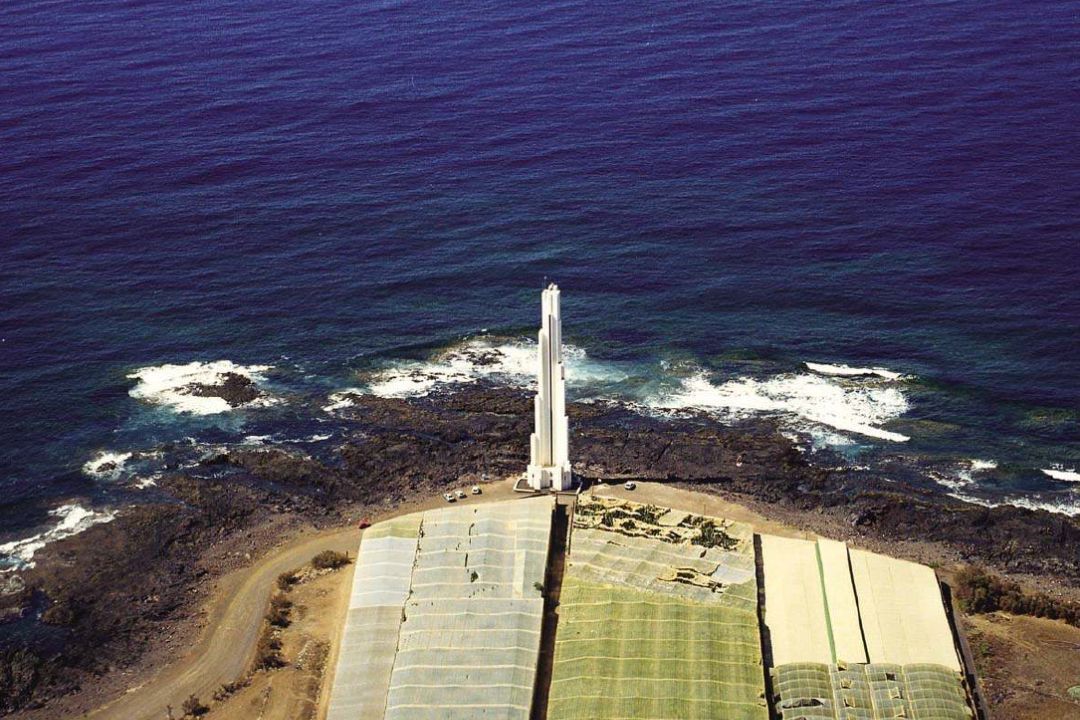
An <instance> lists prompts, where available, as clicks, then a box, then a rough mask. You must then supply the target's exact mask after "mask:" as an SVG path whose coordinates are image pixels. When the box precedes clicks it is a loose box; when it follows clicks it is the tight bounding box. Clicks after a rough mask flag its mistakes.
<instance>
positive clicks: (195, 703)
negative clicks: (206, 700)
mask: <svg viewBox="0 0 1080 720" xmlns="http://www.w3.org/2000/svg"><path fill="white" fill-rule="evenodd" d="M180 709H181V710H183V711H184V717H199V716H200V715H205V714H206V713H208V712H209V711H210V708H208V707H207V706H206V705H203V704H202V702H201V701H200V700H199V698H198V697H196V696H195V695H188V699H187V700H185V701H184V704H183V705H181V706H180Z"/></svg>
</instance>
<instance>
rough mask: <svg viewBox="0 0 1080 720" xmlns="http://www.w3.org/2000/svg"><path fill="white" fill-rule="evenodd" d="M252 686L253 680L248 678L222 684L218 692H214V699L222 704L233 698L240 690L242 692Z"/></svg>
mask: <svg viewBox="0 0 1080 720" xmlns="http://www.w3.org/2000/svg"><path fill="white" fill-rule="evenodd" d="M250 684H251V680H250V679H248V678H244V679H242V680H233V681H232V682H227V683H222V684H221V687H220V688H218V689H217V691H216V692H214V699H215V700H217V701H218V702H221V701H222V700H227V699H228V698H229V697H231V696H232V695H233V694H235V693H236V692H237V691H238V690H242V689H243V688H246V687H247V686H248V685H250Z"/></svg>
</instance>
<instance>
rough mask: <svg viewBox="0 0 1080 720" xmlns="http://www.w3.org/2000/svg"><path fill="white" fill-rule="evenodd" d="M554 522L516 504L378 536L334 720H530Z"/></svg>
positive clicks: (359, 578)
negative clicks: (475, 719)
mask: <svg viewBox="0 0 1080 720" xmlns="http://www.w3.org/2000/svg"><path fill="white" fill-rule="evenodd" d="M551 512H552V501H551V500H550V499H534V500H519V501H511V502H505V503H491V504H482V505H473V506H462V507H452V508H443V509H440V510H432V511H428V512H425V513H423V514H418V515H412V516H405V517H403V518H398V519H395V520H392V521H388V522H387V523H380V524H378V525H375V526H373V527H372V528H369V530H368V531H367V532H366V533H365V535H364V540H363V543H362V544H361V547H360V554H359V557H358V560H357V567H356V574H355V576H354V582H353V592H352V602H350V611H349V617H348V621H347V624H346V628H345V634H344V637H343V641H342V649H341V654H340V657H339V661H338V666H337V673H336V675H335V678H334V687H333V691H332V694H331V703H330V710H329V713H328V715H327V718H328V720H369V719H370V720H378V719H381V718H387V719H389V720H401V719H403V718H410V719H423V718H440V719H443V718H445V719H447V720H453V719H455V718H462V719H464V718H506V719H507V720H510V719H516V720H525V719H526V718H528V716H529V711H530V709H531V704H532V695H533V683H534V679H535V675H536V664H537V656H538V653H539V645H540V624H541V615H542V612H543V598H542V594H541V587H542V585H541V583H542V582H543V580H544V572H545V566H546V561H547V551H548V541H549V536H550V526H551Z"/></svg>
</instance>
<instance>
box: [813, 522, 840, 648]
mask: <svg viewBox="0 0 1080 720" xmlns="http://www.w3.org/2000/svg"><path fill="white" fill-rule="evenodd" d="M814 556H815V557H816V558H817V572H818V580H819V581H821V600H822V602H823V603H824V605H825V629H826V630H827V631H828V633H829V655H830V656H832V661H833V663H834V664H835V663H836V640H834V639H833V631H832V615H831V614H830V613H829V595H828V593H826V592H825V565H824V563H822V562H821V546H820V545H818V544H817V543H816V542H815V543H814Z"/></svg>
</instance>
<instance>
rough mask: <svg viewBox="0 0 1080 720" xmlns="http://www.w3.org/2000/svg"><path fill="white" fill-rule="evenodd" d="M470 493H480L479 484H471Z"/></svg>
mask: <svg viewBox="0 0 1080 720" xmlns="http://www.w3.org/2000/svg"><path fill="white" fill-rule="evenodd" d="M472 494H473V495H479V494H480V486H479V485H473V486H472Z"/></svg>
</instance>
